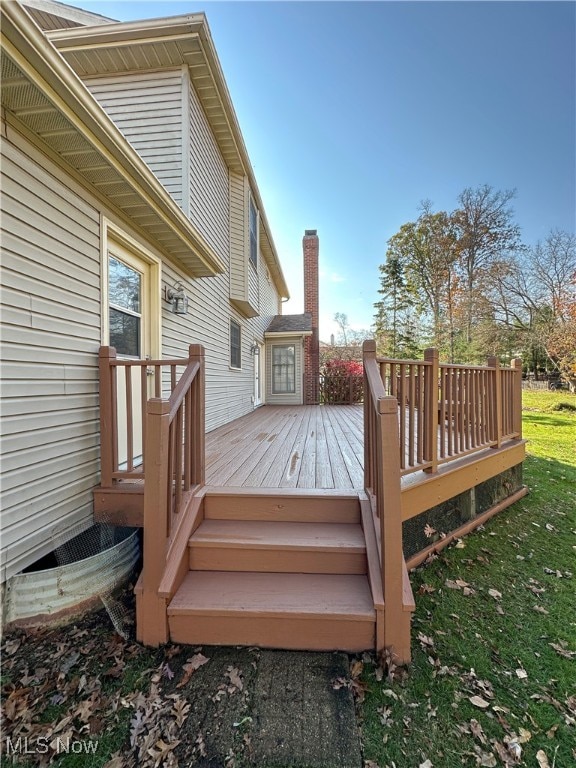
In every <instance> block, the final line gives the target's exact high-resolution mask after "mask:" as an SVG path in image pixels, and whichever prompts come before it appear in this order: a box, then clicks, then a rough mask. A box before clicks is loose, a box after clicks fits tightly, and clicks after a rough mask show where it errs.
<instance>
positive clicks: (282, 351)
mask: <svg viewBox="0 0 576 768" xmlns="http://www.w3.org/2000/svg"><path fill="white" fill-rule="evenodd" d="M294 392H296V347H295V346H294V344H274V345H273V346H272V394H274V395H281V394H289V393H294Z"/></svg>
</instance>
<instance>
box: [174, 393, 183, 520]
mask: <svg viewBox="0 0 576 768" xmlns="http://www.w3.org/2000/svg"><path fill="white" fill-rule="evenodd" d="M175 421H176V429H175V443H176V446H175V451H174V453H175V461H174V464H175V466H174V512H175V513H176V514H177V513H178V512H179V511H180V505H181V503H182V469H183V460H184V457H183V442H182V440H183V437H184V404H183V403H182V404H181V405H180V408H178V411H177V413H176V419H175Z"/></svg>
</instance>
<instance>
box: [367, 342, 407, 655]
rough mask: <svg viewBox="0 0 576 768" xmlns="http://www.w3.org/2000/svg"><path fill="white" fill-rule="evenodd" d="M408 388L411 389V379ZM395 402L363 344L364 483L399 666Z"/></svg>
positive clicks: (401, 611) (388, 631)
mask: <svg viewBox="0 0 576 768" xmlns="http://www.w3.org/2000/svg"><path fill="white" fill-rule="evenodd" d="M410 387H412V389H413V390H414V391H416V389H417V387H416V383H415V381H414V380H413V381H412V382H411V384H410ZM400 478H401V475H400V436H399V430H398V400H397V397H396V396H394V395H389V394H387V392H386V389H385V387H384V382H383V380H382V378H381V373H380V366H379V363H378V362H377V360H376V345H375V343H374V342H373V341H366V342H364V485H365V488H366V491H367V493H368V497H369V499H370V503H371V506H372V513H373V521H374V528H375V533H376V538H377V540H378V545H379V546H378V548H379V551H380V565H381V575H382V592H383V595H384V645H385V647H390V648H392V651H393V654H394V655H395V656H396V657H397V658H398V659H399V660H400V661H402V662H403V663H406V662H408V661H409V660H410V613H409V612H407V611H406V610H405V605H404V602H405V601H404V583H405V580H407V578H408V575H407V571H406V563H405V561H404V553H403V549H402V502H401V485H400Z"/></svg>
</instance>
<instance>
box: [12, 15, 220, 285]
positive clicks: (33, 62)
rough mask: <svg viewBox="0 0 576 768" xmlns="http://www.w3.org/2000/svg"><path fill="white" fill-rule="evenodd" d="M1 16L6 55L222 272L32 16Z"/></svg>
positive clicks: (181, 235) (167, 221) (205, 261)
mask: <svg viewBox="0 0 576 768" xmlns="http://www.w3.org/2000/svg"><path fill="white" fill-rule="evenodd" d="M1 13H2V27H1V35H2V48H3V49H4V50H5V51H6V54H7V55H8V56H9V57H10V58H11V59H12V60H13V61H14V63H15V64H16V65H17V66H18V67H19V68H20V69H21V70H22V71H23V72H24V73H25V74H26V76H27V77H28V78H29V80H30V81H31V82H32V83H34V85H36V87H38V88H39V89H40V90H41V91H42V93H43V94H44V95H45V96H46V98H48V99H49V101H50V102H51V103H52V104H53V105H54V106H55V107H56V108H57V109H58V110H59V111H60V112H61V113H62V114H63V115H64V117H65V118H66V119H67V120H68V121H69V122H70V124H71V125H72V126H73V127H74V129H75V130H77V131H78V133H80V134H81V135H82V136H83V137H84V138H85V139H86V140H87V141H88V142H89V143H90V144H91V145H92V146H93V147H94V149H95V150H96V151H97V152H99V153H100V154H101V155H102V156H103V157H104V158H105V160H106V162H108V163H109V164H110V165H111V166H112V167H113V168H114V169H115V170H116V171H118V173H120V174H121V176H122V177H123V178H124V179H125V181H126V182H127V183H128V184H130V186H131V187H132V189H134V191H135V192H136V193H137V194H138V195H139V196H140V197H141V198H142V199H143V200H144V201H145V202H146V204H147V205H149V206H150V207H151V208H152V209H153V210H154V212H155V213H156V214H157V215H158V216H159V217H160V218H161V219H162V220H163V221H164V223H165V224H166V225H167V226H168V227H170V228H171V229H172V230H173V231H175V232H177V234H178V236H179V238H180V239H181V240H182V241H184V242H185V243H186V244H187V245H188V246H189V247H190V250H192V251H193V252H194V253H195V254H196V255H197V257H198V258H199V259H200V261H202V262H203V264H204V265H205V266H206V268H207V269H208V270H209V271H211V272H212V273H213V274H217V273H219V272H224V271H225V265H224V263H223V262H222V261H221V259H220V258H219V257H218V255H217V254H216V253H215V252H214V251H213V249H212V248H211V247H210V246H209V245H208V244H207V243H206V242H205V241H204V238H202V236H201V235H200V234H199V233H198V232H196V231H195V229H194V228H193V226H192V224H191V222H190V221H189V219H188V218H187V217H186V216H185V214H184V212H183V211H182V210H181V209H180V208H179V207H178V206H177V205H176V203H175V202H174V200H172V198H171V197H170V195H169V194H168V192H167V191H166V190H165V189H164V188H163V187H162V185H161V184H160V182H159V181H158V180H157V179H156V177H155V176H154V174H153V173H152V171H151V170H150V169H149V168H148V166H147V165H146V163H145V162H144V161H143V160H142V158H141V157H140V155H139V154H138V153H137V152H136V150H134V149H133V148H132V147H131V145H130V144H129V143H128V142H127V141H126V139H125V138H124V137H123V135H122V134H121V133H120V131H119V129H118V128H117V127H116V126H115V125H114V123H113V122H112V120H110V118H108V116H107V115H106V113H105V112H104V111H103V110H102V108H101V107H100V105H99V104H98V102H97V101H96V100H95V99H94V97H93V96H92V95H91V94H90V92H89V91H88V90H87V88H86V86H85V85H84V83H83V82H82V81H81V80H80V78H79V77H78V76H77V75H76V74H75V73H74V72H73V70H72V69H71V68H70V67H69V65H68V64H67V63H66V61H65V60H64V59H63V58H62V56H61V55H60V54H59V53H58V51H56V49H54V48H53V46H52V45H50V44H48V45H46V39H45V36H44V34H43V33H42V31H41V30H40V29H39V28H38V26H37V25H36V24H35V23H34V21H33V20H32V18H31V17H30V16H29V14H28V13H27V12H26V11H25V10H24V9H23V8H22V7H21V6H20V5H19V4H18V3H16V2H14V3H3V4H2V8H1Z"/></svg>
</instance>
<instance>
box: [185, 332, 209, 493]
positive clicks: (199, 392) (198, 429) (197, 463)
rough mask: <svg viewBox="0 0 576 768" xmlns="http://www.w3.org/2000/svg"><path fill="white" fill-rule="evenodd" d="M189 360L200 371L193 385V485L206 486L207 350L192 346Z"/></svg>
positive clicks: (199, 346)
mask: <svg viewBox="0 0 576 768" xmlns="http://www.w3.org/2000/svg"><path fill="white" fill-rule="evenodd" d="M188 359H189V360H190V362H191V363H194V362H196V361H198V362H199V363H200V370H199V371H198V373H197V375H196V378H195V379H194V382H193V384H192V417H193V433H192V483H193V484H194V485H204V483H205V481H206V459H205V456H206V448H205V441H206V414H205V411H206V396H205V388H206V384H205V368H206V366H205V350H204V347H203V346H202V345H201V344H190V347H189V350H188Z"/></svg>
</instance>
